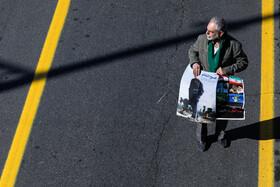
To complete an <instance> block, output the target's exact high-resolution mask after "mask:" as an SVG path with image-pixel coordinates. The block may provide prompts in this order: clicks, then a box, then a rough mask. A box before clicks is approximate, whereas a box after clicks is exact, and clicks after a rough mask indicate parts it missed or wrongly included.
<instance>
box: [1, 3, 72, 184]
mask: <svg viewBox="0 0 280 187" xmlns="http://www.w3.org/2000/svg"><path fill="white" fill-rule="evenodd" d="M69 5H70V0H59V1H58V3H57V7H56V10H55V13H54V16H53V19H52V22H51V25H50V28H49V31H48V35H47V38H46V41H45V44H44V47H43V50H42V53H41V56H40V59H39V62H38V65H37V68H36V72H35V76H34V79H33V82H32V84H31V86H30V89H29V92H28V95H27V98H26V101H25V105H24V108H23V111H22V114H21V117H20V120H19V124H18V127H17V130H16V133H15V136H14V139H13V143H12V146H11V149H10V151H9V155H8V158H7V160H6V163H5V167H4V169H3V172H2V176H1V180H0V186H1V187H2V186H3V187H7V186H14V184H15V181H16V177H17V174H18V170H19V167H20V164H21V160H22V157H23V154H24V150H25V147H26V144H27V140H28V137H29V134H30V131H31V128H32V125H33V121H34V118H35V115H36V112H37V109H38V106H39V103H40V99H41V95H42V93H43V90H44V86H45V83H46V79H47V77H46V76H47V72H48V71H49V69H50V67H51V63H52V60H53V57H54V54H55V50H56V46H57V43H58V40H59V37H60V33H61V31H62V28H63V25H64V22H65V19H66V16H67V12H68V8H69ZM40 74H41V75H40ZM42 74H43V76H42Z"/></svg>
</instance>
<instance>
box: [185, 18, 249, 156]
mask: <svg viewBox="0 0 280 187" xmlns="http://www.w3.org/2000/svg"><path fill="white" fill-rule="evenodd" d="M189 58H190V64H191V67H192V68H193V74H194V76H195V78H197V77H198V76H199V75H200V71H201V70H204V71H209V72H214V73H216V74H218V75H233V74H234V73H236V72H240V71H243V70H244V69H246V68H247V66H248V59H247V56H246V54H245V53H244V52H243V50H242V45H241V44H240V42H238V41H237V40H236V39H234V38H233V37H231V36H230V35H229V34H228V33H227V26H226V23H225V21H224V19H223V18H219V17H213V18H211V20H210V22H209V24H208V26H207V31H206V33H205V34H202V35H199V36H198V39H197V41H196V42H195V43H194V44H193V45H192V46H191V47H190V49H189ZM226 126H227V121H221V120H217V121H216V136H217V138H218V142H219V144H220V145H221V146H222V147H226V146H227V139H226V138H225V129H226ZM196 135H197V138H198V148H199V150H201V151H204V150H205V148H206V137H207V124H200V123H198V125H197V130H196Z"/></svg>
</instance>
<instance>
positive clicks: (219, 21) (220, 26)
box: [210, 16, 227, 33]
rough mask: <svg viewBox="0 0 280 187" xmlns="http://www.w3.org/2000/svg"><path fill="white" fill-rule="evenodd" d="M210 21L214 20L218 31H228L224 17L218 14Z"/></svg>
mask: <svg viewBox="0 0 280 187" xmlns="http://www.w3.org/2000/svg"><path fill="white" fill-rule="evenodd" d="M210 22H214V23H215V24H216V30H217V31H218V32H221V31H223V32H225V33H226V32H227V24H226V22H225V20H224V19H223V18H221V17H217V16H216V17H213V18H211V19H210Z"/></svg>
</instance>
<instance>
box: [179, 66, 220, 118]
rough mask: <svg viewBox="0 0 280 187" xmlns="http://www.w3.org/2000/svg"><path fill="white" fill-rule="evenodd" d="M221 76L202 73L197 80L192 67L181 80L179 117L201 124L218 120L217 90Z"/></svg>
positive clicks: (187, 69)
mask: <svg viewBox="0 0 280 187" xmlns="http://www.w3.org/2000/svg"><path fill="white" fill-rule="evenodd" d="M218 78H219V76H218V75H216V74H215V73H210V72H205V71H201V74H200V76H199V77H198V79H195V77H194V75H193V70H192V68H191V67H190V65H189V66H188V67H187V68H186V70H185V72H184V74H183V77H182V79H181V84H180V91H179V100H178V107H177V115H178V116H182V117H185V118H189V119H190V120H191V121H195V122H200V123H213V122H214V121H215V120H216V88H217V82H218Z"/></svg>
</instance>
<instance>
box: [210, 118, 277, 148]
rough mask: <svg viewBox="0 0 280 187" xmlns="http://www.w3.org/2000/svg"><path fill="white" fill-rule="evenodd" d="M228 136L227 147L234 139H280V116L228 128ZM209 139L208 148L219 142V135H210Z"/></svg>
mask: <svg viewBox="0 0 280 187" xmlns="http://www.w3.org/2000/svg"><path fill="white" fill-rule="evenodd" d="M226 138H227V139H228V141H229V142H228V145H227V147H230V144H231V142H232V141H234V140H238V139H243V138H248V139H253V140H270V139H276V140H280V117H277V118H274V119H271V120H266V121H261V122H258V123H254V124H251V125H247V126H244V127H239V128H236V129H232V130H228V131H226ZM207 140H208V146H207V150H208V149H209V148H210V146H211V144H212V143H215V142H217V137H216V136H215V135H210V136H208V137H207Z"/></svg>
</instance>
